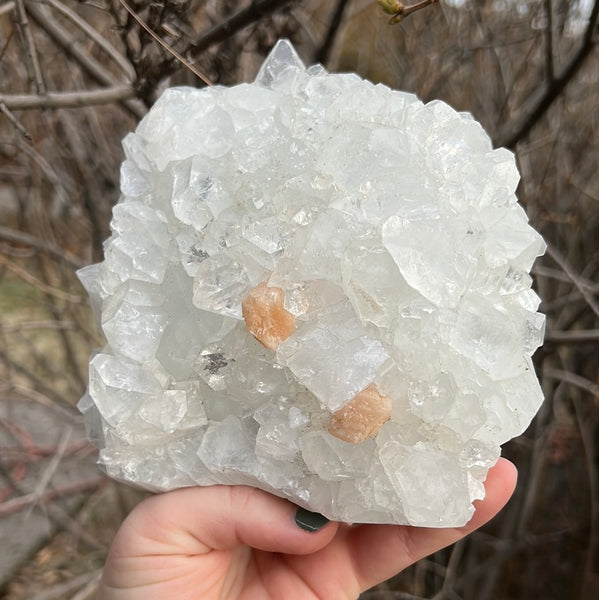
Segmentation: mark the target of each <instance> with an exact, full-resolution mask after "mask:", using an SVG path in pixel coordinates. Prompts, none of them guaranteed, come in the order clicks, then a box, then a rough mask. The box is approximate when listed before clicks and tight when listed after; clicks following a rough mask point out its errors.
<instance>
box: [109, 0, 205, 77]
mask: <svg viewBox="0 0 599 600" xmlns="http://www.w3.org/2000/svg"><path fill="white" fill-rule="evenodd" d="M118 1H119V2H120V4H122V6H123V8H124V9H125V10H126V11H127V12H128V13H129V14H130V15H131V16H132V17H133V19H134V20H135V21H136V22H137V24H138V25H139V26H140V27H141V28H142V29H144V30H145V31H146V32H147V33H149V34H150V36H151V37H152V39H153V40H155V41H156V42H158V44H160V45H161V46H162V47H163V48H164V49H165V50H166V51H167V52H168V53H169V54H172V55H173V56H174V57H175V58H176V59H177V60H178V61H179V62H180V63H181V64H183V65H185V67H187V68H188V69H189V70H190V71H191V72H192V73H193V74H194V75H195V76H196V77H197V78H198V79H200V80H201V81H203V82H204V83H205V84H206V85H212V81H211V80H210V79H209V78H208V77H207V76H206V75H204V74H203V73H202V72H201V71H199V70H198V69H197V68H196V67H195V66H194V65H192V64H191V63H190V62H189V61H188V60H187V59H186V58H184V57H183V56H181V54H179V53H178V52H177V51H176V50H175V49H174V48H172V47H171V46H169V45H168V44H167V43H166V42H165V41H164V40H163V39H162V38H161V37H160V36H159V35H158V34H156V33H155V32H154V31H152V30H151V29H150V27H148V25H147V24H146V23H145V22H144V21H143V19H142V18H141V17H140V16H139V15H138V14H137V13H136V12H135V11H134V10H133V9H132V8H131V7H130V6H129V5H128V4H127V3H126V2H125V0H118Z"/></svg>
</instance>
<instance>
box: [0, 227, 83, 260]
mask: <svg viewBox="0 0 599 600" xmlns="http://www.w3.org/2000/svg"><path fill="white" fill-rule="evenodd" d="M0 239H3V240H5V241H7V242H11V243H14V244H22V245H23V246H29V247H31V248H35V249H36V250H38V251H39V252H43V253H44V254H47V255H49V256H53V257H54V258H57V259H58V260H61V261H63V262H64V263H66V264H67V265H68V266H69V267H71V268H74V269H80V268H81V267H84V266H85V265H86V263H85V262H84V261H83V260H82V259H80V258H79V257H78V256H75V255H74V254H72V253H71V252H69V251H68V250H63V249H62V248H59V247H58V246H55V245H53V244H50V243H49V242H45V241H44V240H40V239H39V238H37V237H34V236H33V235H30V234H29V233H25V232H24V231H17V230H16V229H11V228H10V227H5V226H4V225H0Z"/></svg>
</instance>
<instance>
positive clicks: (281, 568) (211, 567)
mask: <svg viewBox="0 0 599 600" xmlns="http://www.w3.org/2000/svg"><path fill="white" fill-rule="evenodd" d="M516 475H517V473H516V469H515V467H514V466H513V465H512V464H511V463H510V462H508V461H507V460H505V459H499V462H498V463H497V465H495V467H493V468H492V469H491V470H490V471H489V475H488V477H487V481H486V483H485V488H486V497H485V499H484V500H482V501H480V502H475V507H476V512H475V514H474V517H473V518H472V520H471V521H470V522H469V523H468V524H467V525H466V526H464V527H459V528H451V529H428V528H418V527H408V526H401V525H357V526H349V525H345V524H341V523H334V522H327V521H326V519H324V518H323V517H320V515H315V514H314V513H307V512H306V511H303V510H300V511H298V509H297V507H296V506H294V505H293V504H292V503H291V502H288V501H286V500H282V499H281V498H277V497H275V496H272V495H270V494H267V493H266V492H263V491H261V490H257V489H254V488H249V487H242V486H236V487H227V486H215V487H204V488H202V487H194V488H185V489H180V490H175V491H173V492H168V493H165V494H160V495H157V496H153V497H151V498H148V499H147V500H144V501H143V502H141V503H140V504H139V505H138V506H137V507H136V508H135V509H134V510H133V511H132V513H131V514H130V515H129V517H128V518H127V519H126V520H125V522H124V523H123V525H122V526H121V529H120V530H119V531H118V533H117V535H116V537H115V539H114V542H113V545H112V548H111V550H110V553H109V556H108V559H107V562H106V567H105V569H104V574H103V577H102V582H101V584H100V589H99V592H98V596H97V600H155V599H156V600H212V599H214V600H217V599H218V600H270V599H272V600H279V599H284V598H291V599H293V600H348V599H352V598H357V597H358V596H359V594H360V593H361V592H362V591H364V590H366V589H368V588H370V587H372V586H374V585H376V584H377V583H379V582H381V581H384V580H386V579H388V578H390V577H392V576H393V575H395V574H396V573H398V572H399V571H401V570H402V569H404V568H406V567H407V566H409V565H410V564H412V563H414V562H416V561H417V560H419V559H421V558H423V557H425V556H427V555H429V554H431V553H433V552H436V551H437V550H440V549H441V548H443V547H445V546H448V545H449V544H452V543H454V542H456V541H457V540H459V539H460V538H462V537H464V536H466V535H468V534H469V533H470V532H472V531H474V530H475V529H477V528H478V527H480V526H481V525H483V524H484V523H486V522H487V521H488V520H490V519H491V518H492V517H493V516H495V514H497V513H498V512H499V510H501V508H502V507H503V506H504V505H505V503H506V502H507V501H508V499H509V498H510V496H511V495H512V492H513V491H514V487H515V484H516ZM298 521H299V523H300V525H299V526H298ZM302 527H304V528H306V527H307V528H311V529H314V531H307V530H306V529H304V528H302Z"/></svg>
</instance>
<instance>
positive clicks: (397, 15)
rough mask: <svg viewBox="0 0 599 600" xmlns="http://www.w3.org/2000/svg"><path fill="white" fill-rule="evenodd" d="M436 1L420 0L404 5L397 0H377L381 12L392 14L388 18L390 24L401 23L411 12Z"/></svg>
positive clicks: (436, 1) (437, 0) (436, 0)
mask: <svg viewBox="0 0 599 600" xmlns="http://www.w3.org/2000/svg"><path fill="white" fill-rule="evenodd" d="M438 2H439V0H421V2H418V3H417V4H412V5H411V6H406V5H405V4H404V3H403V2H399V0H378V4H379V6H380V7H381V9H382V10H383V12H386V13H387V14H388V15H392V16H391V18H390V19H389V24H390V25H396V24H397V23H401V22H402V21H403V20H404V19H406V18H407V17H409V16H410V15H411V14H412V13H415V12H417V11H419V10H422V9H423V8H426V7H427V6H430V5H431V4H437V3H438Z"/></svg>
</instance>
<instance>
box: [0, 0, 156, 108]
mask: <svg viewBox="0 0 599 600" xmlns="http://www.w3.org/2000/svg"><path fill="white" fill-rule="evenodd" d="M28 11H29V14H30V15H31V16H32V17H33V19H35V21H36V23H37V24H38V25H39V26H40V27H41V28H42V29H43V30H44V31H45V32H46V33H47V34H48V35H49V36H50V37H51V38H52V39H53V40H54V41H55V42H56V43H57V44H58V45H59V46H60V47H61V48H62V49H63V50H64V51H65V53H66V54H67V55H68V56H70V57H71V58H72V59H73V60H75V62H77V64H79V66H80V67H81V68H82V69H83V70H84V71H85V72H86V73H87V74H88V75H89V76H90V77H92V78H93V79H94V80H95V81H96V82H97V83H99V84H101V85H104V86H108V87H109V88H111V89H112V90H116V89H117V88H121V93H123V97H122V98H120V97H119V98H115V99H112V100H107V101H108V102H115V101H120V102H121V103H122V104H123V106H125V108H127V110H128V111H129V112H130V113H131V114H132V115H133V116H134V117H136V118H138V119H139V118H141V117H143V116H144V115H145V114H146V112H147V111H146V109H145V107H144V106H143V105H142V103H141V102H139V101H137V100H134V99H133V98H132V96H133V92H132V91H131V92H127V93H125V92H124V91H123V89H122V87H121V85H120V83H119V82H118V81H115V79H114V77H113V76H112V74H111V73H110V72H109V71H108V70H107V69H105V68H104V67H103V66H102V65H101V64H100V63H99V62H98V61H97V60H95V59H94V58H92V57H91V56H89V55H88V54H87V53H86V52H85V51H84V50H82V49H81V48H80V44H79V43H78V42H77V40H75V39H74V38H73V37H72V36H71V34H70V33H69V32H68V31H67V30H66V29H65V28H64V27H62V26H61V25H59V24H58V23H57V22H56V21H55V19H54V18H53V17H52V12H51V11H50V9H49V8H48V7H47V6H37V5H35V4H33V3H30V4H29V5H28ZM127 88H128V89H129V90H130V89H131V87H130V86H127ZM82 93H84V92H82ZM94 93H99V92H94ZM129 94H131V95H129ZM101 97H102V96H100V98H101ZM56 98H58V97H56ZM87 100H89V98H87ZM5 102H6V105H7V106H8V107H9V108H10V106H11V105H10V104H9V102H8V101H7V100H5ZM87 105H89V102H88V103H87ZM69 106H83V105H81V104H78V103H75V104H73V105H69ZM61 107H63V106H57V107H56V108H61ZM24 108H26V107H24ZM35 108H39V107H38V106H35Z"/></svg>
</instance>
